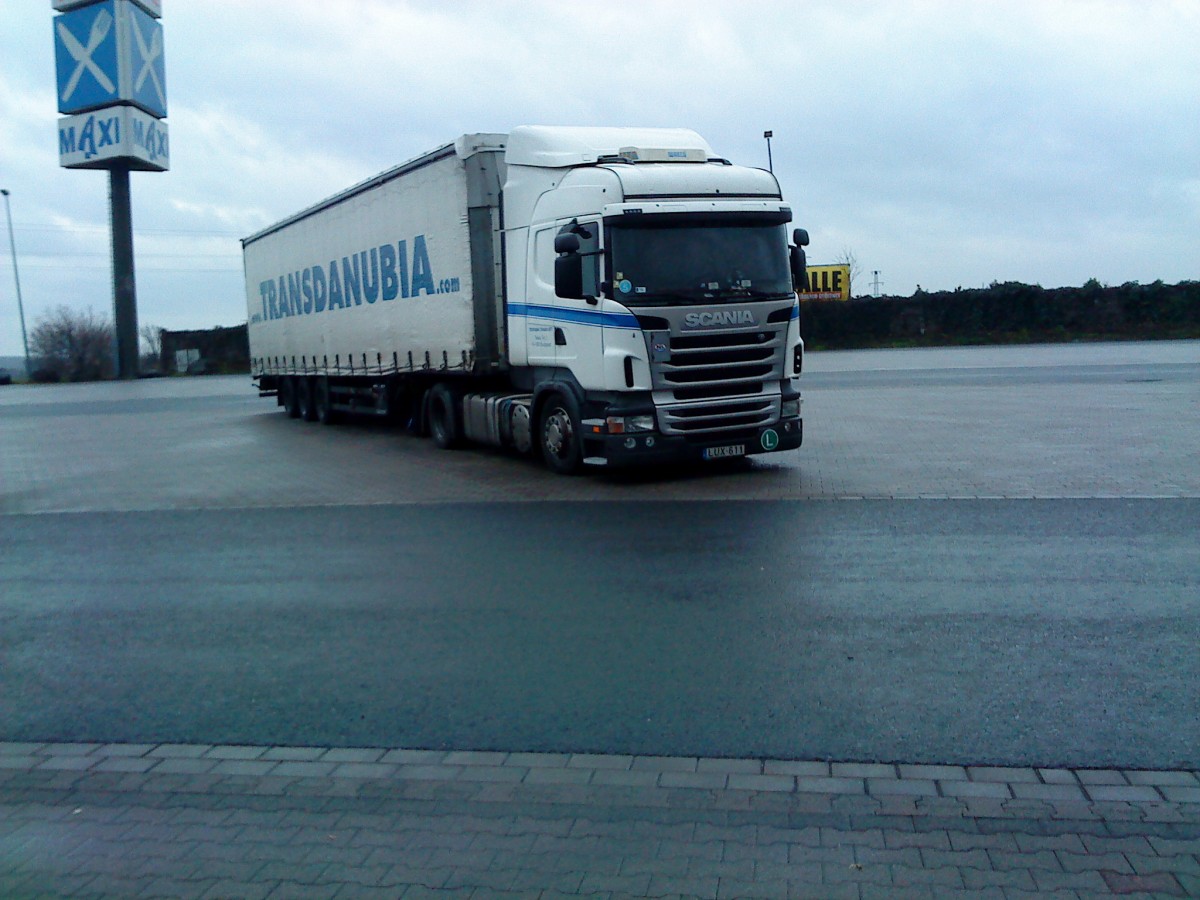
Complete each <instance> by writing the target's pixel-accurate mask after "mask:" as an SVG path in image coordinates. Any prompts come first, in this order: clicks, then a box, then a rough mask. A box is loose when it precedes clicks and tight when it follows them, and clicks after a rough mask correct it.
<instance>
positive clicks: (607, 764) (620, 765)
mask: <svg viewBox="0 0 1200 900" xmlns="http://www.w3.org/2000/svg"><path fill="white" fill-rule="evenodd" d="M567 765H568V766H569V767H571V768H575V767H579V768H584V769H620V770H624V769H628V768H629V767H630V766H632V765H633V757H632V756H619V755H612V756H608V755H604V754H595V753H573V754H571V760H570V762H568V763H567Z"/></svg>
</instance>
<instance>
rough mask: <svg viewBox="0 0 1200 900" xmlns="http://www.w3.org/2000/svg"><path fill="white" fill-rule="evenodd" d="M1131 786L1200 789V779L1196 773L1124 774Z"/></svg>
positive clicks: (1140, 772)
mask: <svg viewBox="0 0 1200 900" xmlns="http://www.w3.org/2000/svg"><path fill="white" fill-rule="evenodd" d="M1124 775H1125V778H1126V779H1127V780H1128V781H1129V783H1130V784H1150V785H1171V786H1173V787H1192V788H1196V787H1200V777H1197V775H1196V774H1195V773H1194V772H1143V771H1129V770H1126V771H1125V772H1124Z"/></svg>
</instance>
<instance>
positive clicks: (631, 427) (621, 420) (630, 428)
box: [606, 416, 654, 434]
mask: <svg viewBox="0 0 1200 900" xmlns="http://www.w3.org/2000/svg"><path fill="white" fill-rule="evenodd" d="M606 424H607V425H608V433H609V434H628V433H630V432H634V431H653V430H654V416H609V417H608V419H607V420H606Z"/></svg>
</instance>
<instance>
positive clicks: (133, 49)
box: [125, 5, 167, 118]
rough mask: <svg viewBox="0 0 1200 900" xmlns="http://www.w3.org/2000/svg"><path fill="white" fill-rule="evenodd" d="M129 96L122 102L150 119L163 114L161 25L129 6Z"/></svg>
mask: <svg viewBox="0 0 1200 900" xmlns="http://www.w3.org/2000/svg"><path fill="white" fill-rule="evenodd" d="M127 19H128V22H129V37H130V38H131V41H130V44H129V48H130V53H129V63H130V69H129V79H130V84H129V89H128V90H129V92H128V94H127V95H126V97H125V99H128V100H130V101H132V102H133V103H134V104H136V105H137V106H140V107H141V108H142V109H144V110H146V112H148V113H150V114H151V115H154V116H158V117H159V118H162V117H163V116H165V115H166V114H167V63H166V60H165V58H164V56H163V29H162V23H161V22H159V21H158V20H157V19H155V18H153V17H152V16H150V15H148V14H147V13H146V12H145V11H143V10H142V9H141V8H140V7H137V6H133V5H130V6H129V9H128V13H127Z"/></svg>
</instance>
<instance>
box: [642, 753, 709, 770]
mask: <svg viewBox="0 0 1200 900" xmlns="http://www.w3.org/2000/svg"><path fill="white" fill-rule="evenodd" d="M698 763H699V760H698V759H697V758H696V757H694V756H635V757H634V758H633V763H632V765H631V766H630V768H631V769H632V770H633V771H634V772H695V771H696V766H697V765H698Z"/></svg>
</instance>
